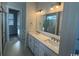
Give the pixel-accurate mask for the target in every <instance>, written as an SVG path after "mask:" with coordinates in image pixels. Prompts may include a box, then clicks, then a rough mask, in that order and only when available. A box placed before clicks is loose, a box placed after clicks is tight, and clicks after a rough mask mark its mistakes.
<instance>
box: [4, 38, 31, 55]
mask: <svg viewBox="0 0 79 59" xmlns="http://www.w3.org/2000/svg"><path fill="white" fill-rule="evenodd" d="M3 56H32V53H31V51H30V50H29V48H25V46H24V43H23V42H21V41H19V40H18V39H17V38H16V37H13V38H11V41H10V42H8V43H7V44H6V46H5V49H4V52H3Z"/></svg>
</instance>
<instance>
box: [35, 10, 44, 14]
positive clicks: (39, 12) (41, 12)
mask: <svg viewBox="0 0 79 59" xmlns="http://www.w3.org/2000/svg"><path fill="white" fill-rule="evenodd" d="M43 13H44V11H43V9H40V10H38V11H37V12H36V14H43Z"/></svg>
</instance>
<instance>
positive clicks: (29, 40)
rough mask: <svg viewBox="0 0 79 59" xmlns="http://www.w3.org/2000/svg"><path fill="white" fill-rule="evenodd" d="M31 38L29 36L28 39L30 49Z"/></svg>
mask: <svg viewBox="0 0 79 59" xmlns="http://www.w3.org/2000/svg"><path fill="white" fill-rule="evenodd" d="M30 42H31V38H30V35H29V37H28V47H29V48H30V46H31V43H30Z"/></svg>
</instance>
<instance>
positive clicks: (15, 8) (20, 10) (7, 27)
mask: <svg viewBox="0 0 79 59" xmlns="http://www.w3.org/2000/svg"><path fill="white" fill-rule="evenodd" d="M9 9H14V10H18V11H19V12H18V13H19V14H18V19H17V27H18V24H19V26H22V25H21V22H22V9H19V8H17V7H14V6H10V5H9V6H7V11H6V12H7V15H6V18H7V19H6V20H7V22H6V29H7V41H10V39H9V26H8V15H9ZM19 20H20V21H19ZM18 21H19V22H18ZM20 31H21V30H20ZM20 35H21V34H19V35H18V36H19V37H20Z"/></svg>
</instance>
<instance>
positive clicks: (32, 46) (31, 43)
mask: <svg viewBox="0 0 79 59" xmlns="http://www.w3.org/2000/svg"><path fill="white" fill-rule="evenodd" d="M34 43H35V42H34V38H33V37H32V36H31V37H30V49H31V51H32V52H34Z"/></svg>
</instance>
